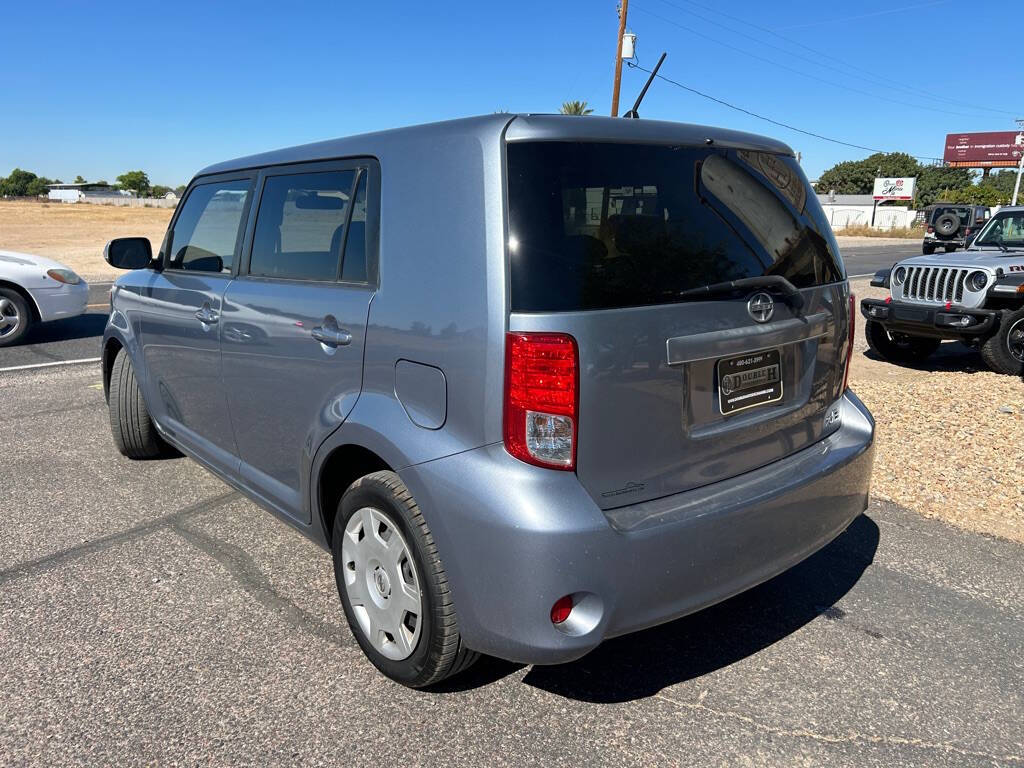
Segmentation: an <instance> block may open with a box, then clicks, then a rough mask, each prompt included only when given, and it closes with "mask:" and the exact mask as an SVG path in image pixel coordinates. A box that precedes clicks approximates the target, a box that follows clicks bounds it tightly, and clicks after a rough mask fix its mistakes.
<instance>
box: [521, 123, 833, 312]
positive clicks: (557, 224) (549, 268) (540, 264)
mask: <svg viewBox="0 0 1024 768" xmlns="http://www.w3.org/2000/svg"><path fill="white" fill-rule="evenodd" d="M508 178H509V182H508V183H509V195H508V197H509V243H508V246H509V259H510V262H511V266H510V272H511V283H512V285H511V302H512V309H513V311H519V312H557V311H574V310H588V309H608V308H613V307H630V306H644V305H650V304H669V303H672V302H675V301H679V300H680V298H679V294H680V292H682V291H686V290H689V289H691V288H699V287H701V286H704V285H709V284H711V283H719V282H723V281H725V280H735V279H739V278H744V277H756V276H761V275H782V276H784V277H785V278H786V279H788V280H789V281H790V282H791V283H793V285H795V286H796V287H797V288H807V287H810V286H815V285H821V284H825V283H832V282H837V281H840V280H843V279H844V277H845V276H844V273H843V267H842V263H841V261H840V259H839V251H838V248H837V247H836V244H835V239H834V238H833V237H832V230H831V228H830V227H829V224H828V221H827V220H826V219H825V216H824V213H823V212H822V210H821V206H820V205H819V204H818V200H817V198H816V197H815V196H814V192H813V190H812V189H811V188H810V185H809V184H808V183H807V181H806V179H805V177H804V175H803V173H802V172H801V171H800V168H799V166H798V165H797V164H796V161H795V160H794V159H793V158H790V157H783V156H780V155H774V154H768V153H762V152H750V151H745V150H723V149H715V148H710V149H709V148H698V147H674V146H662V145H636V144H595V143H568V142H537V143H511V144H509V145H508Z"/></svg>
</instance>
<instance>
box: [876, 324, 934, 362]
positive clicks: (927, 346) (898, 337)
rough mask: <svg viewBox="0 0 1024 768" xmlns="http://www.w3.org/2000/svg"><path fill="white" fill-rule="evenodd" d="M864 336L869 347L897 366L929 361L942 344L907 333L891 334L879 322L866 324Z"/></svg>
mask: <svg viewBox="0 0 1024 768" xmlns="http://www.w3.org/2000/svg"><path fill="white" fill-rule="evenodd" d="M864 336H865V337H867V340H868V347H870V348H871V351H872V352H874V353H875V354H876V355H878V356H879V357H881V358H882V359H883V360H887V361H888V362H890V363H896V364H897V365H915V364H918V363H922V362H924V361H925V360H927V359H928V358H929V357H930V356H931V354H932V353H933V352H935V350H937V349H938V348H939V344H941V343H942V342H941V341H940V340H939V339H932V338H928V337H926V336H910V335H908V334H905V333H893V334H890V333H889V332H888V331H887V330H886V329H885V326H884V325H882V324H881V323H879V322H878V321H877V320H867V321H865V323H864Z"/></svg>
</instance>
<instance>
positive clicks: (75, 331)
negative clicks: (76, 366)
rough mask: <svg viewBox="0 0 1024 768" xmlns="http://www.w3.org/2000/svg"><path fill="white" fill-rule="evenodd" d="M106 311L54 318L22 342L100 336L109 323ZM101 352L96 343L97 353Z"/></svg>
mask: <svg viewBox="0 0 1024 768" xmlns="http://www.w3.org/2000/svg"><path fill="white" fill-rule="evenodd" d="M107 317H108V315H107V314H106V313H98V312H89V313H87V314H84V315H79V316H78V317H69V318H67V319H66V320H54V321H53V322H49V323H39V324H38V325H36V326H35V327H34V328H30V329H29V332H28V333H27V334H26V335H25V338H24V339H22V342H21V344H22V345H27V344H46V343H48V342H52V341H68V340H70V339H89V338H93V337H95V338H97V339H98V338H99V337H100V336H102V335H103V329H104V328H105V327H106V325H107ZM99 353H100V349H99V344H98V343H97V345H96V355H97V356H98V355H99Z"/></svg>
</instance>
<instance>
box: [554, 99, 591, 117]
mask: <svg viewBox="0 0 1024 768" xmlns="http://www.w3.org/2000/svg"><path fill="white" fill-rule="evenodd" d="M593 111H594V110H592V109H591V108H590V107H588V106H587V102H585V101H563V102H562V108H561V109H560V110H559V112H560V113H561V114H563V115H589V114H591V113H592V112H593Z"/></svg>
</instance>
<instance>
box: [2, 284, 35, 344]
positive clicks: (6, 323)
mask: <svg viewBox="0 0 1024 768" xmlns="http://www.w3.org/2000/svg"><path fill="white" fill-rule="evenodd" d="M31 326H32V310H31V309H30V308H29V306H28V302H27V301H25V297H24V296H22V295H21V294H20V293H18V292H17V291H15V290H12V289H10V288H0V347H6V346H9V345H11V344H17V343H18V342H19V341H20V340H21V339H22V338H24V336H25V334H26V333H28V329H29V328H30V327H31Z"/></svg>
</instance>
